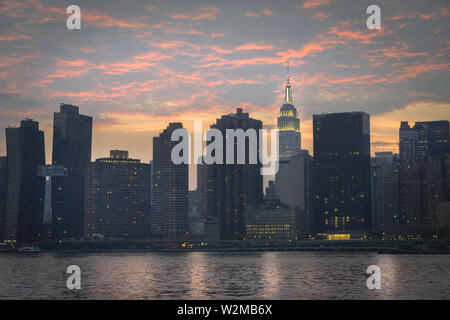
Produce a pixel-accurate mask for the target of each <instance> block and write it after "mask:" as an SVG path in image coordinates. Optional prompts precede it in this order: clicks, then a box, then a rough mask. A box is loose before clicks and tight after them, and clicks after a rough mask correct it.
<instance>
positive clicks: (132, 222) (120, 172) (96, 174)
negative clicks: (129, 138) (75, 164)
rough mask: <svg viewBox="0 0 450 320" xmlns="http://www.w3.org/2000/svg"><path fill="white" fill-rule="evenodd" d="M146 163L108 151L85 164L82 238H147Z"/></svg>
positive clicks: (148, 181)
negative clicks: (83, 231)
mask: <svg viewBox="0 0 450 320" xmlns="http://www.w3.org/2000/svg"><path fill="white" fill-rule="evenodd" d="M150 188H151V168H150V164H144V163H141V162H140V160H137V159H130V158H128V151H120V150H111V152H110V157H109V158H100V159H97V160H96V161H95V162H93V163H91V164H89V165H88V167H87V169H86V179H85V208H84V210H85V218H84V223H85V236H86V237H87V238H95V237H99V236H103V237H105V238H144V237H149V236H150Z"/></svg>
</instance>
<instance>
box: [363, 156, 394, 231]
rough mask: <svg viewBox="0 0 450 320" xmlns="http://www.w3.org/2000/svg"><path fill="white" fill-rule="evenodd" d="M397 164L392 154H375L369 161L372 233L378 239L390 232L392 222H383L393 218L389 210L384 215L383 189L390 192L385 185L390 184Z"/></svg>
mask: <svg viewBox="0 0 450 320" xmlns="http://www.w3.org/2000/svg"><path fill="white" fill-rule="evenodd" d="M397 164H398V159H397V158H395V157H394V155H393V153H392V152H376V153H375V158H372V160H371V167H372V174H371V176H372V178H371V188H370V190H371V193H372V201H371V205H372V231H373V232H375V233H376V234H377V236H379V237H381V236H383V235H386V233H387V232H391V230H392V228H391V225H392V221H389V220H385V218H386V217H387V216H388V215H390V216H391V220H392V217H393V215H392V214H391V213H390V210H387V212H389V213H388V215H385V199H387V198H388V197H387V195H386V193H385V188H386V189H387V190H391V189H389V188H390V187H389V186H388V187H386V184H388V183H391V182H392V177H393V176H394V175H395V170H396V168H397ZM397 177H398V175H397ZM397 180H398V178H397ZM397 193H398V191H397ZM397 196H398V195H397ZM397 212H398V210H397ZM389 234H390V233H389Z"/></svg>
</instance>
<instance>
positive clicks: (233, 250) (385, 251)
mask: <svg viewBox="0 0 450 320" xmlns="http://www.w3.org/2000/svg"><path fill="white" fill-rule="evenodd" d="M189 252H213V253H227V252H229V253H240V252H242V253H249V252H371V253H377V254H424V255H429V254H441V255H442V254H450V250H405V249H397V248H357V247H356V248H344V247H327V248H317V247H315V248H314V247H313V248H245V249H242V248H223V249H220V248H214V249H178V248H176V249H169V248H166V249H150V248H149V249H49V250H42V251H40V252H29V253H24V252H18V251H17V250H5V251H3V250H2V251H0V254H8V253H9V254H12V253H17V254H21V255H36V254H40V253H189Z"/></svg>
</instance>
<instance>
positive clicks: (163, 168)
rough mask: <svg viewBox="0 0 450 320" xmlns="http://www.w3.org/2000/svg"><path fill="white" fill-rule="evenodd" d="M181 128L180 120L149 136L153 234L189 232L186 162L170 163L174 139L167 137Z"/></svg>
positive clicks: (178, 236)
mask: <svg viewBox="0 0 450 320" xmlns="http://www.w3.org/2000/svg"><path fill="white" fill-rule="evenodd" d="M181 128H183V125H182V124H181V123H180V122H175V123H170V124H169V126H168V127H167V128H166V129H165V130H164V131H163V132H162V133H160V134H159V136H157V137H154V138H153V162H152V171H153V177H152V188H153V189H152V214H151V230H152V237H154V238H167V239H179V240H183V239H185V238H186V236H187V235H188V232H189V214H188V210H189V204H188V201H189V193H188V179H189V178H188V165H187V164H178V165H177V164H174V163H173V162H172V158H171V153H172V149H173V147H174V146H176V145H177V144H178V141H171V137H172V133H173V131H175V130H176V129H181Z"/></svg>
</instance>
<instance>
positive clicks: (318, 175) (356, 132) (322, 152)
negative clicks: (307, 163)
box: [313, 112, 372, 237]
mask: <svg viewBox="0 0 450 320" xmlns="http://www.w3.org/2000/svg"><path fill="white" fill-rule="evenodd" d="M313 135H314V182H313V190H314V194H313V202H314V204H313V207H314V214H313V219H314V227H315V231H316V233H318V234H330V233H336V234H353V235H354V237H364V235H367V233H368V232H369V231H370V230H371V220H372V218H371V204H370V201H371V199H370V197H371V192H370V175H371V171H370V119H369V115H368V114H367V113H365V112H345V113H332V114H319V115H313Z"/></svg>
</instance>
